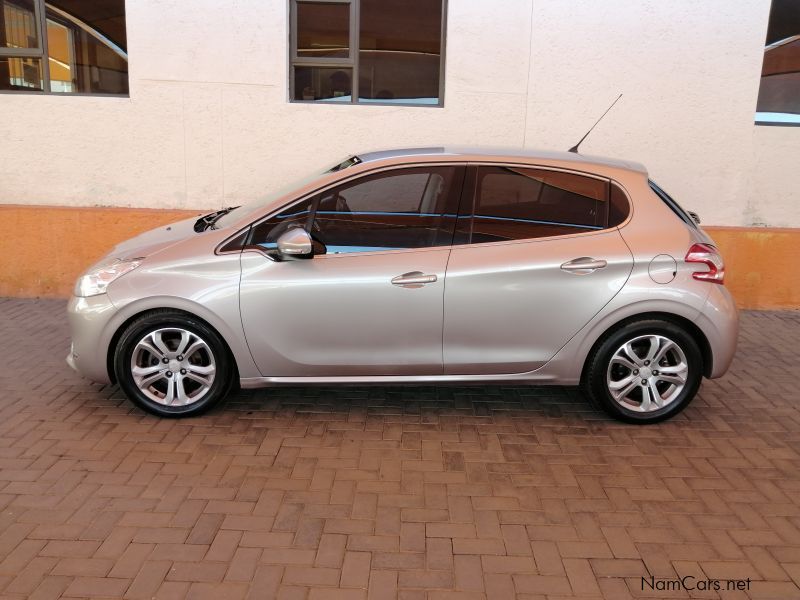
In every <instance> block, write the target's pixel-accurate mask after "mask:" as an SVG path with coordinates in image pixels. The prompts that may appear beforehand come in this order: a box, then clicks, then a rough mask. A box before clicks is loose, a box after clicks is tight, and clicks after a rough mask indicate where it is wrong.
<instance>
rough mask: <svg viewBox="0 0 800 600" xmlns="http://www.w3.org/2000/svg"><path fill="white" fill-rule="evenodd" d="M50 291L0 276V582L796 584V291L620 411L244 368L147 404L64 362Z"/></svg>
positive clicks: (264, 590) (15, 592) (518, 590)
mask: <svg viewBox="0 0 800 600" xmlns="http://www.w3.org/2000/svg"><path fill="white" fill-rule="evenodd" d="M63 310H64V303H63V302H62V301H50V300H2V299H0V339H3V340H4V346H3V351H4V361H2V362H0V590H2V594H5V596H3V597H4V598H5V597H8V598H16V599H17V600H19V599H21V598H28V597H29V598H34V599H38V600H46V599H48V598H57V597H61V596H63V597H73V598H92V597H114V598H119V597H126V598H129V599H132V600H135V599H137V598H142V599H144V598H152V597H157V598H159V599H169V598H215V599H216V598H223V597H226V598H227V597H230V598H241V597H248V598H254V599H255V598H258V599H261V598H283V599H291V598H297V599H302V600H307V599H308V598H325V599H327V598H334V599H336V598H357V599H364V598H369V599H372V600H376V599H382V598H399V599H400V600H440V599H442V598H461V599H462V600H472V599H477V598H491V599H492V600H494V599H495V598H500V599H502V598H519V600H533V599H536V600H542V599H543V598H544V597H548V598H552V599H553V600H556V599H560V598H567V597H582V598H587V600H589V599H591V598H598V597H605V598H609V599H613V600H618V599H619V600H625V599H627V598H631V597H634V596H635V597H642V594H643V593H642V590H641V581H640V577H641V576H642V574H652V575H653V576H655V577H659V578H674V577H676V576H678V575H681V574H692V575H694V576H697V577H706V576H708V577H720V578H729V577H736V578H738V577H747V576H751V577H752V579H753V584H752V588H751V590H750V592H749V594H750V596H752V597H753V598H760V597H795V596H800V589H798V583H800V567H798V565H800V523H798V518H799V517H800V503H799V502H798V497H800V495H799V494H798V491H800V472H798V469H797V468H796V466H797V465H798V464H800V448H798V445H797V433H796V432H797V431H798V430H800V417H798V413H797V411H796V401H795V398H796V395H797V393H796V384H795V382H794V379H795V377H794V374H795V373H796V370H797V367H796V364H795V363H796V350H795V347H796V346H795V344H796V342H795V340H796V339H797V338H798V337H800V313H798V312H772V313H767V312H764V313H753V312H744V313H742V329H741V336H740V344H739V351H738V354H737V357H736V359H735V362H734V365H733V367H732V369H731V371H730V373H729V374H728V375H727V376H726V377H725V378H723V379H720V380H714V381H703V384H702V387H701V390H700V393H699V395H698V397H697V398H696V399H695V400H694V402H693V403H692V405H691V406H690V407H688V408H687V410H686V411H685V412H684V413H682V414H681V415H680V416H679V417H677V418H676V419H673V420H671V421H669V422H666V423H663V424H660V425H657V426H654V427H634V426H628V425H623V424H619V423H616V422H614V421H612V420H610V419H608V418H606V417H605V416H604V415H601V414H599V413H597V412H596V411H594V410H593V409H592V408H590V407H589V406H588V405H587V404H586V402H585V401H584V399H583V398H582V397H581V396H580V395H579V394H578V393H577V392H576V391H575V390H573V389H568V388H534V387H529V386H441V387H434V386H425V387H377V386H376V387H369V388H359V387H352V386H350V387H347V386H343V387H335V386H327V387H319V388H311V387H307V388H303V387H294V388H276V389H271V390H255V391H242V392H240V393H236V394H234V395H232V397H231V398H230V399H229V400H228V401H227V402H225V403H223V404H222V405H220V407H219V408H218V409H215V410H214V411H211V412H210V413H208V414H206V415H204V416H203V417H200V418H197V419H190V420H185V421H173V420H160V419H155V418H153V417H150V416H146V415H144V414H143V413H142V412H141V411H139V410H138V409H136V408H134V407H132V406H131V405H130V404H129V403H128V402H127V401H126V400H125V399H124V398H123V395H122V394H121V392H120V390H119V388H118V387H116V386H102V385H96V384H91V383H89V382H86V381H84V380H82V379H80V378H79V377H78V376H76V375H75V374H74V373H72V372H71V371H70V370H69V368H68V367H67V366H66V365H65V364H64V362H63V360H62V354H61V351H56V350H57V349H58V348H66V347H68V344H69V341H68V339H67V332H66V328H65V319H64V313H63ZM31 331H35V332H36V334H37V335H36V336H31V334H30V332H31ZM31 357H32V358H33V359H34V360H31ZM39 365H46V367H47V368H46V369H41V368H39ZM756 378H758V379H757V383H754V382H755V381H756ZM695 595H697V597H706V596H703V595H702V594H695ZM720 596H723V595H722V594H720ZM682 597H688V594H684V595H683V596H682ZM724 597H725V598H730V600H734V598H740V597H744V596H743V593H742V592H736V593H727V595H724Z"/></svg>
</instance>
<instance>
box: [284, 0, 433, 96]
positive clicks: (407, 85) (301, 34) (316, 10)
mask: <svg viewBox="0 0 800 600" xmlns="http://www.w3.org/2000/svg"><path fill="white" fill-rule="evenodd" d="M443 3H444V0H342V1H338V0H316V1H314V0H291V8H292V51H291V57H292V60H291V62H292V64H291V73H290V79H291V84H290V98H291V99H292V100H294V101H301V102H302V101H307V102H308V101H328V102H348V103H383V104H393V103H400V104H421V105H434V106H439V105H441V104H442V90H441V83H440V82H441V74H442V48H443V39H442V25H443V19H444V6H443Z"/></svg>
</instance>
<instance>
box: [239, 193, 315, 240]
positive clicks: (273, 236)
mask: <svg viewBox="0 0 800 600" xmlns="http://www.w3.org/2000/svg"><path fill="white" fill-rule="evenodd" d="M313 202H314V199H313V198H312V199H309V200H304V201H303V202H301V203H300V204H295V205H294V206H291V207H289V208H287V209H285V210H283V211H281V212H280V213H278V214H277V215H273V216H272V217H270V218H269V219H266V220H265V221H261V223H258V224H257V225H255V226H254V227H253V229H252V235H251V237H250V241H249V242H248V245H256V246H260V247H261V248H263V249H264V250H274V249H275V248H276V242H277V240H278V238H279V237H280V235H281V234H282V233H283V232H284V231H287V230H288V229H290V228H292V227H304V228H306V229H308V227H309V225H310V223H311V220H310V218H309V217H310V215H311V209H312V205H313Z"/></svg>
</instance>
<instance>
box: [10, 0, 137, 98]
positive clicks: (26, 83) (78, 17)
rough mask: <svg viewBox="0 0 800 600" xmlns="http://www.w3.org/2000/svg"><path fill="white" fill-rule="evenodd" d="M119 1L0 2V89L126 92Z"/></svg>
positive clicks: (121, 1)
mask: <svg viewBox="0 0 800 600" xmlns="http://www.w3.org/2000/svg"><path fill="white" fill-rule="evenodd" d="M126 46H127V43H126V31H125V1H124V0H106V1H104V2H102V3H92V2H83V1H82V0H52V2H45V1H44V0H0V91H7V92H8V91H17V92H45V93H58V94H70V93H80V94H116V95H123V94H127V93H128V55H127V52H126V50H125V49H126Z"/></svg>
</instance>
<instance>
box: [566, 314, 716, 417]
mask: <svg viewBox="0 0 800 600" xmlns="http://www.w3.org/2000/svg"><path fill="white" fill-rule="evenodd" d="M702 374H703V357H702V354H701V352H700V348H699V347H698V345H697V342H696V341H695V340H694V338H693V337H692V336H691V335H689V334H688V333H687V332H686V331H685V330H684V329H683V328H682V327H680V326H678V325H676V324H675V323H671V322H669V321H662V320H660V319H653V320H643V321H635V322H633V323H629V324H627V325H625V326H623V327H621V328H620V329H618V330H617V331H615V332H613V333H612V334H611V335H609V336H608V337H607V338H606V339H605V340H604V341H603V342H602V343H601V344H600V345H599V346H598V347H597V348H596V349H595V350H594V351H593V352H592V353H591V354H590V356H589V358H588V360H587V368H586V371H585V374H584V378H583V382H582V386H583V389H584V392H585V393H586V395H588V396H589V398H590V399H591V400H592V401H593V402H594V403H595V404H596V405H597V406H599V407H600V408H602V409H603V410H605V411H606V412H607V413H608V414H609V415H611V416H612V417H614V418H616V419H619V420H622V421H627V422H629V423H655V422H658V421H662V420H664V419H668V418H670V417H672V416H674V415H676V414H677V413H679V412H680V411H682V410H683V409H684V408H686V406H687V405H688V404H689V402H691V401H692V399H693V398H694V396H695V394H697V390H698V389H699V387H700V381H701V379H702Z"/></svg>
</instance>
